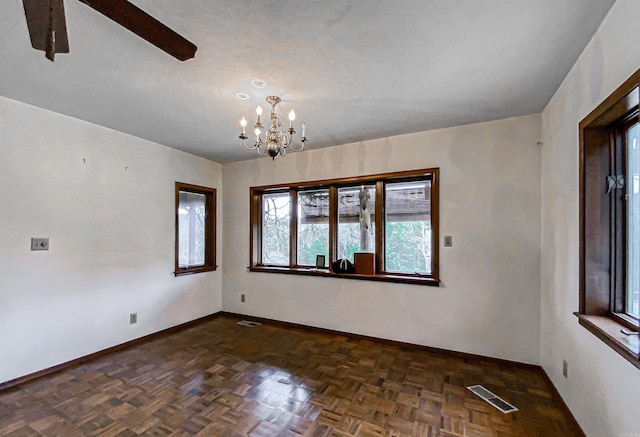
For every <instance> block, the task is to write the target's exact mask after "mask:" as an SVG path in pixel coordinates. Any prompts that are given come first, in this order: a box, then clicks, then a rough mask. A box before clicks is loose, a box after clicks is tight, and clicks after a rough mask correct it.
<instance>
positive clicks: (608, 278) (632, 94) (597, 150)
mask: <svg viewBox="0 0 640 437" xmlns="http://www.w3.org/2000/svg"><path fill="white" fill-rule="evenodd" d="M639 117H640V70H638V71H637V72H636V73H635V74H634V75H633V76H631V77H630V78H629V79H628V80H627V81H626V82H625V83H623V84H622V85H621V86H620V87H619V88H618V89H617V90H615V91H614V92H613V93H612V94H611V95H610V96H609V97H608V98H607V99H605V101H604V102H602V103H601V104H600V105H598V107H597V108H595V109H594V110H593V111H592V112H591V113H590V114H589V115H588V116H587V117H585V119H584V120H582V121H581V122H580V125H579V132H580V175H581V178H580V311H579V312H577V313H576V315H577V316H578V318H579V323H580V324H581V325H582V326H584V327H585V328H587V329H588V330H589V331H591V332H592V333H594V334H595V335H596V336H597V337H598V338H600V339H601V340H602V341H604V342H605V343H606V344H608V345H609V346H611V347H612V348H613V349H614V350H615V351H616V352H618V353H619V354H620V355H622V356H623V357H625V358H626V359H627V360H629V361H630V362H632V363H633V364H634V365H635V366H637V367H639V368H640V338H639V337H638V333H639V332H640V309H639V308H638V307H639V302H638V300H639V297H638V294H639V288H640V180H639V179H640V150H639V148H640V145H639V144H638V131H639V129H640V128H639V127H638V126H640V123H639Z"/></svg>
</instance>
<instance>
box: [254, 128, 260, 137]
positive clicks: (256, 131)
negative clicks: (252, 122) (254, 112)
mask: <svg viewBox="0 0 640 437" xmlns="http://www.w3.org/2000/svg"><path fill="white" fill-rule="evenodd" d="M254 132H255V133H256V137H259V136H260V128H259V127H257V128H256V130H255V131H254Z"/></svg>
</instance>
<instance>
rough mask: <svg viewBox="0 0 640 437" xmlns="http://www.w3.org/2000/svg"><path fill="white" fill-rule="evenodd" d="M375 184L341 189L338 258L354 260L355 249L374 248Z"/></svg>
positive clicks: (339, 191) (339, 192) (339, 190)
mask: <svg viewBox="0 0 640 437" xmlns="http://www.w3.org/2000/svg"><path fill="white" fill-rule="evenodd" d="M375 199H376V189H375V186H374V185H366V186H365V185H363V186H358V187H347V188H340V189H338V258H339V259H343V258H344V259H348V260H350V261H351V262H353V254H354V253H355V252H375V247H376V234H375V211H376V206H375Z"/></svg>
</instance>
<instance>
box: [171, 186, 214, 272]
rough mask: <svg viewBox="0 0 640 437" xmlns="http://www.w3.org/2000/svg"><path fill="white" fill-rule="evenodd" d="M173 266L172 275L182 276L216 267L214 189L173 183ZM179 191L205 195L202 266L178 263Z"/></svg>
mask: <svg viewBox="0 0 640 437" xmlns="http://www.w3.org/2000/svg"><path fill="white" fill-rule="evenodd" d="M175 190H176V192H175V196H176V198H175V266H174V269H175V270H174V275H175V276H184V275H191V274H194V273H203V272H211V271H214V270H216V269H217V267H218V266H217V265H216V228H217V226H218V219H217V208H216V207H217V203H216V189H215V188H209V187H203V186H200V185H193V184H186V183H184V182H176V184H175ZM180 191H189V192H192V193H199V194H203V195H204V196H205V215H206V222H205V245H206V248H205V261H204V265H202V266H193V267H180V266H179V265H178V250H179V243H180V241H179V228H178V227H179V224H178V206H179V205H180Z"/></svg>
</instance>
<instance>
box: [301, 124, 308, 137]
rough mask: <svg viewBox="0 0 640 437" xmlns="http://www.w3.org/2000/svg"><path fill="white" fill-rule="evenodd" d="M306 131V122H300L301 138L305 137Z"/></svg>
mask: <svg viewBox="0 0 640 437" xmlns="http://www.w3.org/2000/svg"><path fill="white" fill-rule="evenodd" d="M306 130H307V121H306V120H305V121H303V122H302V136H303V137H305V136H306V135H305V133H306Z"/></svg>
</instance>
